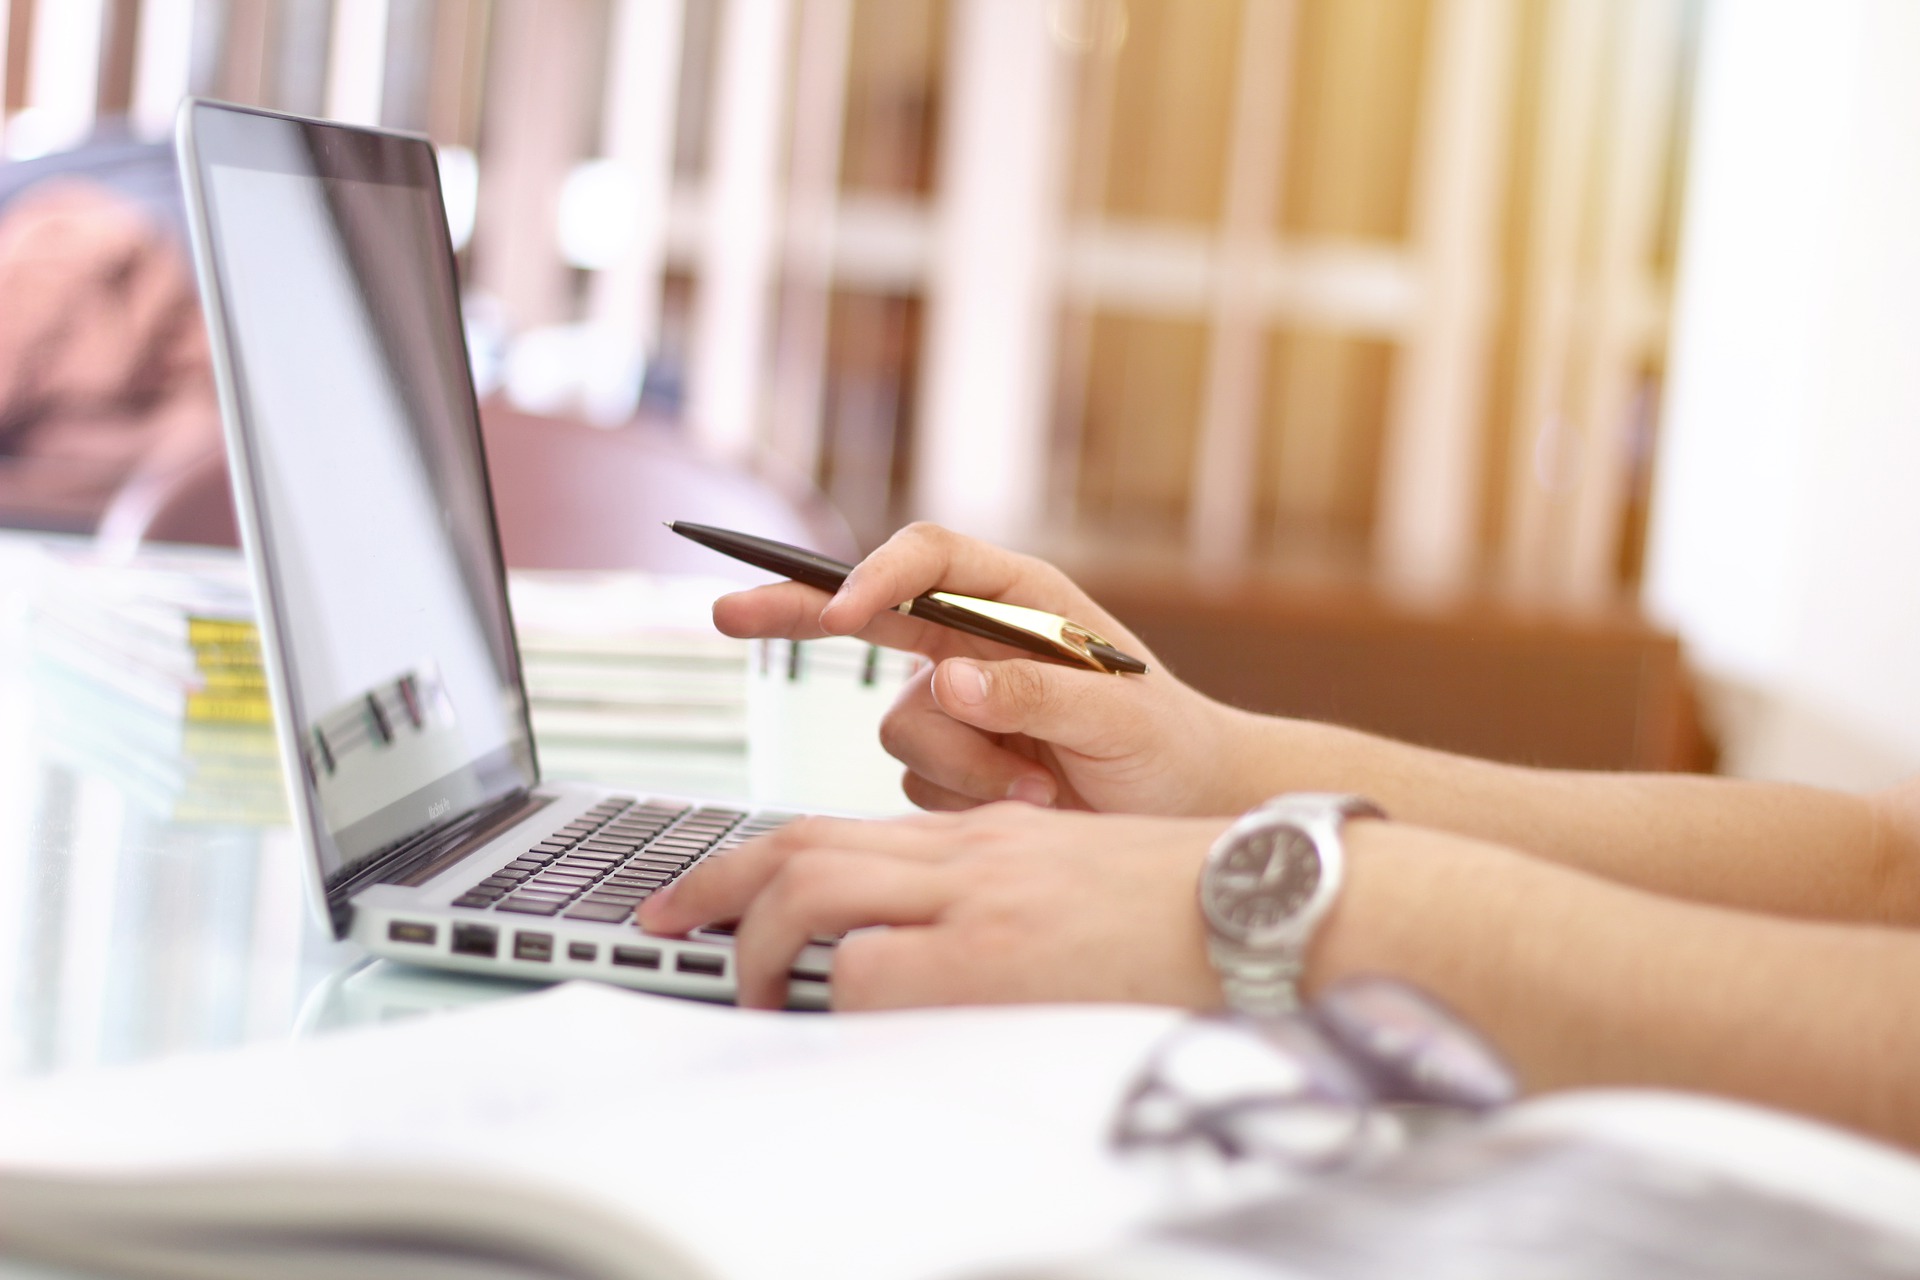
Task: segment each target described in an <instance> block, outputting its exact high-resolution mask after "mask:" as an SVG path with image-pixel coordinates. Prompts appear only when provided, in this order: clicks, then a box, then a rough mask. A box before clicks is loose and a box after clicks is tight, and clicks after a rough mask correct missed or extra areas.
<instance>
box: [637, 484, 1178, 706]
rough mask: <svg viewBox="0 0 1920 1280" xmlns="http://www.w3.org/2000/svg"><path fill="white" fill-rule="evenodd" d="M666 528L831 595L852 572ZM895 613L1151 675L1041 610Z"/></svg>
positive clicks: (990, 605) (799, 555)
mask: <svg viewBox="0 0 1920 1280" xmlns="http://www.w3.org/2000/svg"><path fill="white" fill-rule="evenodd" d="M667 528H669V529H671V530H673V531H674V532H675V533H677V534H679V535H680V536H681V537H683V538H691V539H693V540H694V541H695V542H697V543H699V544H700V545H701V546H703V547H711V548H713V550H715V551H718V552H720V553H721V554H723V555H729V556H732V557H733V558H734V559H735V560H740V561H744V562H745V563H747V564H750V565H753V566H755V567H756V568H760V569H765V570H766V571H767V572H769V573H777V574H779V575H780V576H781V577H783V578H791V579H793V580H794V581H795V582H804V583H806V584H807V585H808V586H810V587H818V588H820V590H822V591H826V592H834V591H838V590H839V589H840V584H841V583H843V582H845V581H846V580H847V575H848V574H849V573H851V572H853V566H852V565H850V564H845V563H842V562H841V561H839V560H835V559H832V558H831V557H828V556H823V555H818V554H816V553H814V552H812V551H807V550H804V549H802V548H800V547H794V546H789V545H787V544H786V543H784V542H775V541H774V540H773V539H771V538H759V537H755V536H754V535H753V534H750V533H735V532H734V531H733V530H731V529H716V528H714V527H713V526H711V525H704V524H689V523H688V522H687V521H685V520H670V521H668V522H667ZM894 607H895V608H896V609H897V610H899V612H901V613H904V614H906V615H908V616H909V617H913V618H920V619H923V620H925V621H927V622H934V623H938V624H939V625H941V626H943V627H951V628H952V629H953V630H955V631H964V632H966V633H967V634H968V635H971V636H979V637H981V638H982V639H986V640H998V641H999V642H1000V643H1001V644H1008V645H1012V646H1013V647H1014V648H1016V649H1024V650H1026V651H1027V652H1028V653H1032V654H1037V655H1039V656H1040V657H1042V658H1052V659H1053V660H1055V661H1056V662H1066V663H1071V664H1073V665H1074V666H1080V667H1090V668H1091V669H1093V670H1095V671H1105V672H1109V673H1114V674H1118V673H1120V672H1128V673H1131V674H1133V675H1141V674H1144V673H1145V672H1146V669H1147V664H1146V663H1144V662H1142V661H1140V659H1138V658H1135V657H1133V656H1131V655H1129V654H1125V653H1122V652H1120V650H1118V649H1116V648H1114V647H1113V646H1112V645H1110V644H1108V643H1107V642H1106V641H1105V640H1104V639H1102V638H1101V637H1100V636H1099V635H1097V634H1095V633H1094V632H1092V631H1090V630H1088V629H1087V628H1086V627H1083V626H1081V625H1080V624H1079V623H1077V622H1071V621H1068V620H1067V619H1066V618H1062V617H1060V616H1059V615H1058V614H1052V613H1048V612H1046V611H1045V610H1042V609H1029V608H1027V607H1026V606H1024V605H1017V604H1001V603H1000V602H999V601H997V600H980V599H977V598H975V597H973V596H962V595H955V594H954V593H953V592H951V591H930V592H928V593H927V594H926V595H923V596H915V597H914V598H913V599H911V600H908V601H906V602H905V603H903V604H899V605H896V606H894Z"/></svg>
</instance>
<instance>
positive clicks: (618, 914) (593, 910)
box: [561, 902, 633, 924]
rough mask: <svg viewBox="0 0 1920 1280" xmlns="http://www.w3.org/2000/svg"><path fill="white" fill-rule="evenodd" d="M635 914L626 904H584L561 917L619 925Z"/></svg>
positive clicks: (572, 908)
mask: <svg viewBox="0 0 1920 1280" xmlns="http://www.w3.org/2000/svg"><path fill="white" fill-rule="evenodd" d="M632 914H633V908H632V907H631V906H630V905H628V904H626V903H624V902H582V903H580V904H579V905H578V906H575V907H571V908H569V909H568V910H567V912H566V914H565V915H563V916H562V917H561V919H563V920H595V921H598V922H599V923H601V924H618V923H619V922H620V921H622V920H625V919H626V918H627V917H628V916H630V915H632Z"/></svg>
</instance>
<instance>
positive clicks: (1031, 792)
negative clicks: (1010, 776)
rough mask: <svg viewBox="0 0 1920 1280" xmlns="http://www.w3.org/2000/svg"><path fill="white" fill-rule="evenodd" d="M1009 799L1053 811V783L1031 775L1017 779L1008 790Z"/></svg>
mask: <svg viewBox="0 0 1920 1280" xmlns="http://www.w3.org/2000/svg"><path fill="white" fill-rule="evenodd" d="M1007 799H1009V800H1018V801H1019V802H1020V803H1021V804H1030V805H1033V806H1035V807H1036V808H1041V809H1051V808H1052V807H1053V783H1052V782H1050V781H1048V780H1047V779H1045V778H1042V777H1040V776H1038V775H1037V774H1031V773H1030V774H1028V775H1027V776H1026V777H1024V778H1015V779H1014V780H1013V785H1012V786H1010V787H1008V788H1007Z"/></svg>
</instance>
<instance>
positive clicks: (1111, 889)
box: [639, 804, 1224, 1009]
mask: <svg viewBox="0 0 1920 1280" xmlns="http://www.w3.org/2000/svg"><path fill="white" fill-rule="evenodd" d="M1223 828H1224V824H1223V823H1222V822H1221V821H1219V820H1217V819H1214V820H1206V819H1191V818H1188V819H1174V818H1137V817H1112V816H1107V817H1101V816H1095V815H1091V814H1067V813H1053V812H1048V811H1046V810H1042V809H1035V808H1032V807H1031V806H1027V805H1018V804H1001V805H993V806H989V807H986V808H981V809H975V810H973V811H971V812H968V813H964V814H923V815H917V816H914V817H908V818H899V819H894V820H891V821H884V822H864V821H855V820H851V819H835V818H801V819H798V820H796V821H794V822H792V823H789V824H788V825H786V826H785V827H782V828H781V829H780V830H778V831H776V832H774V833H773V834H772V835H770V836H766V837H763V838H761V839H759V840H755V841H751V842H749V843H747V844H744V845H741V846H740V847H739V848H738V849H736V850H733V851H732V852H730V853H726V854H722V855H718V856H715V857H712V858H709V859H707V861H706V862H704V863H702V864H701V865H700V866H698V867H696V868H695V869H694V870H693V871H691V872H689V873H688V874H687V876H686V877H685V879H683V880H681V881H679V882H678V883H676V884H673V885H671V886H669V887H668V888H667V889H665V890H663V891H662V892H660V893H658V894H655V895H654V896H653V897H652V898H650V899H648V900H647V902H646V903H645V904H643V905H642V906H641V908H640V915H639V919H640V923H641V925H642V926H643V927H644V928H646V929H647V930H649V931H650V932H653V933H658V934H663V935H666V936H679V935H681V934H684V933H686V932H687V931H688V930H689V929H695V928H698V927H699V926H701V925H704V924H711V923H713V922H715V921H719V920H734V919H738V920H739V922H740V923H739V927H738V930H737V934H736V941H737V945H736V949H735V960H734V964H735V966H736V970H737V977H738V980H739V987H740V1003H741V1004H742V1005H747V1006H752V1007H758V1008H778V1007H779V1006H781V1005H782V1004H784V1003H785V1001H786V995H787V971H788V969H789V968H790V967H791V965H792V963H793V960H794V957H795V956H796V955H798V954H799V952H800V949H801V948H802V947H804V946H805V945H806V944H807V942H808V940H809V939H811V938H814V937H824V936H832V935H837V934H842V933H847V932H848V931H849V930H865V931H864V932H858V933H852V934H850V935H849V936H848V937H846V938H845V939H843V940H842V941H841V942H840V944H839V946H838V948H837V949H836V952H835V955H834V960H833V977H832V991H833V1005H834V1007H835V1008H837V1009H876V1008H890V1007H899V1006H905V1005H939V1004H979V1003H990V1002H991V1003H1001V1002H1008V1001H1032V1000H1125V1001H1139V1002H1145V1003H1153V1004H1173V1005H1185V1006H1188V1007H1193V1008H1205V1007H1211V1006H1213V1005H1216V1004H1218V1003H1219V1001H1220V985H1219V982H1218V980H1217V979H1216V978H1215V977H1214V974H1213V970H1212V967H1211V966H1210V965H1209V963H1208V961H1207V956H1206V947H1205V928H1204V926H1203V925H1202V923H1201V919H1200V911H1199V908H1198V906H1197V903H1196V896H1195V895H1196V885H1197V882H1198V878H1199V872H1200V864H1201V862H1202V860H1203V859H1204V858H1205V856H1206V852H1207V849H1208V847H1209V846H1210V845H1211V844H1212V842H1213V840H1214V839H1215V838H1216V837H1217V836H1218V835H1219V834H1220V832H1221V830H1223ZM869 925H888V926H892V927H890V928H885V929H866V926H869Z"/></svg>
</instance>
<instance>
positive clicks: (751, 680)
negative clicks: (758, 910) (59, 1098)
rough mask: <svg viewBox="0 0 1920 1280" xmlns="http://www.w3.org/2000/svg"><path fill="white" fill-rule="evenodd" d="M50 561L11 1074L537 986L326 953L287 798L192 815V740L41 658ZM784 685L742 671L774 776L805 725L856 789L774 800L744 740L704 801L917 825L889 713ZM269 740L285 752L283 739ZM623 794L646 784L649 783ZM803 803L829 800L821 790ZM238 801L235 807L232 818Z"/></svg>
mask: <svg viewBox="0 0 1920 1280" xmlns="http://www.w3.org/2000/svg"><path fill="white" fill-rule="evenodd" d="M48 545H54V546H59V545H61V544H60V543H59V542H58V541H57V540H50V539H47V538H43V537H36V536H27V535H21V534H16V533H0V777H4V779H5V780H4V781H3V782H0V992H5V993H6V994H7V1004H6V1011H5V1016H4V1021H0V1027H3V1028H4V1030H3V1031H0V1078H16V1079H17V1078H20V1077H24V1076H35V1075H41V1074H45V1073H50V1072H65V1071H74V1070H83V1069H86V1068H90V1067H95V1066H105V1065H112V1064H119V1063H129V1062H136V1061H140V1060H144V1059H150V1058H155V1057H159V1056H164V1055H170V1054H176V1053H184V1052H194V1051H202V1050H213V1049H220V1048H226V1047H230V1046H236V1045H241V1044H246V1043H249V1042H254V1041H261V1040H269V1039H279V1038H284V1037H287V1036H289V1035H299V1034H306V1033H309V1032H314V1031H319V1030H324V1029H326V1028H328V1027H331V1026H336V1025H341V1024H347V1023H357V1022H364V1021H369V1020H375V1019H380V1018H386V1017H391V1016H398V1015H402V1014H405V1013H409V1012H415V1011H424V1010H430V1009H435V1008H445V1007H451V1006H454V1005H458V1004H462V1003H468V1002H472V1001H475V1000H484V999H490V998H494V997H497V996H499V995H501V994H504V993H508V992H513V991H518V990H523V989H525V988H524V986H523V984H520V983H517V982H513V981H510V980H505V979H488V978H481V977H471V976H468V975H459V974H451V973H442V972H434V971H430V970H424V969H414V968H410V967H408V966H403V965H395V964H391V963H388V962H384V961H382V962H374V963H370V962H369V961H368V958H367V957H366V956H365V955H364V953H361V952H359V951H358V950H357V949H356V948H354V947H352V946H350V945H348V944H345V943H341V942H336V941H335V940H334V939H332V938H331V937H330V936H328V934H327V933H326V932H325V931H324V930H323V929H322V928H321V927H320V925H319V924H318V922H317V920H316V919H315V918H314V915H313V913H312V911H311V910H310V909H309V907H308V904H307V902H306V900H305V889H304V885H303V881H302V873H301V866H300V858H301V856H302V855H301V851H300V847H299V843H298V841H297V840H296V839H295V838H294V835H293V832H292V830H291V829H290V828H289V827H288V826H287V824H286V820H285V817H284V802H283V801H282V800H281V799H280V798H279V796H278V795H277V792H276V790H275V788H273V787H269V788H267V794H266V795H265V799H264V801H263V799H262V794H261V788H260V786H259V784H258V782H257V779H256V780H251V781H235V782H231V783H228V784H223V785H225V787H226V790H225V792H224V793H223V792H221V790H220V789H219V786H216V787H215V789H214V791H213V792H211V793H207V792H204V791H203V792H201V793H199V794H198V795H197V796H196V799H195V802H194V803H193V804H192V805H189V804H188V803H187V802H186V801H185V800H184V799H183V794H184V793H183V791H182V789H181V787H180V786H179V785H178V779H179V772H180V769H181V766H182V763H183V761H182V754H183V748H182V745H181V742H180V739H179V737H178V734H179V729H180V726H179V725H178V724H177V723H176V724H175V725H173V733H174V735H175V736H174V737H173V738H172V739H171V740H168V739H166V738H164V737H160V738H156V736H155V735H154V734H153V732H152V723H151V721H152V717H151V715H150V714H148V713H146V712H144V711H143V710H142V709H141V708H139V707H137V706H134V705H129V704H125V703H120V704H116V703H115V702H114V701H113V700H111V699H101V698H98V697H92V696H87V695H86V693H85V691H84V690H76V688H75V687H74V684H73V681H72V680H71V678H70V677H68V676H64V675H63V674H62V673H60V672H58V671H57V670H56V669H55V668H54V666H53V665H52V664H49V663H48V662H47V661H45V660H44V658H43V657H40V656H37V655H36V652H35V650H36V644H35V641H34V628H33V623H32V610H33V606H34V602H35V600H36V599H37V598H38V594H39V587H40V584H41V583H42V582H43V580H44V576H45V574H46V573H47V571H48V567H49V566H48V561H47V558H46V556H45V554H44V548H45V547H46V546H48ZM65 545H66V546H69V547H79V546H84V543H80V542H69V543H66V544H65ZM516 598H517V597H516ZM767 672H768V664H767V663H764V662H763V663H761V664H760V678H759V681H758V682H757V683H756V680H755V677H754V676H753V675H752V674H750V672H749V668H748V663H747V662H746V661H745V660H744V658H743V660H742V662H741V664H740V676H741V679H742V680H743V681H745V682H746V683H747V684H748V686H749V688H748V689H747V690H746V691H745V697H744V702H745V710H746V712H747V713H748V714H747V720H748V722H749V724H750V728H749V729H747V730H746V732H747V733H748V734H749V735H750V736H751V737H752V739H753V741H755V742H761V743H765V744H767V746H768V750H767V751H765V752H763V753H762V754H763V755H764V756H766V757H767V758H768V759H775V758H784V757H790V756H792V755H793V754H794V752H793V751H792V750H791V746H790V740H791V739H792V738H793V737H794V734H793V733H792V732H791V726H793V725H796V724H804V725H805V726H806V732H807V734H808V735H809V736H811V737H813V738H814V739H815V741H814V742H812V743H811V746H813V747H814V748H815V750H812V751H809V752H807V753H805V754H807V755H808V756H810V757H812V758H814V759H818V758H820V755H821V754H823V753H821V752H820V751H819V750H818V748H819V747H821V746H822V745H831V748H832V749H831V750H830V751H828V752H825V753H824V754H826V755H828V756H830V757H838V758H839V759H841V760H843V761H846V762H847V766H848V767H847V772H846V773H845V774H844V777H843V785H842V787H841V792H842V793H841V794H837V795H829V794H817V795H796V794H794V788H793V787H788V788H787V789H786V791H785V793H784V794H764V792H765V791H766V785H765V779H763V778H759V777H756V776H754V774H753V771H752V770H751V769H750V768H749V755H750V752H749V751H747V750H746V746H747V743H745V742H743V743H742V746H741V750H740V751H739V753H738V758H737V759H735V760H733V761H731V763H729V762H728V761H727V760H726V759H725V758H724V757H720V758H715V757H712V756H711V754H710V756H709V763H708V764H707V765H706V768H707V770H708V776H712V777H721V778H725V777H728V776H732V777H734V778H736V779H737V780H738V784H739V788H740V789H739V790H738V791H735V792H702V793H701V794H710V795H714V796H715V797H716V798H721V799H725V798H729V796H732V797H736V798H737V797H738V796H741V795H748V796H751V797H752V798H753V799H755V800H757V801H758V802H761V803H779V804H783V805H785V804H795V803H810V804H811V805H812V807H815V808H823V809H837V810H840V811H846V812H866V813H873V812H887V811H899V810H900V809H903V808H904V807H905V802H904V800H901V799H900V798H899V793H898V786H897V782H896V781H895V779H896V778H897V776H898V775H897V766H892V765H891V762H888V761H886V760H885V757H884V756H882V755H880V753H879V751H878V747H877V745H876V744H875V733H874V727H875V725H876V723H877V720H878V716H879V714H880V712H881V711H882V710H883V709H884V705H885V701H886V700H887V699H882V698H877V697H874V696H867V697H865V698H864V700H863V699H862V698H858V697H846V696H842V695H843V693H844V691H843V690H836V689H832V688H815V689H814V690H812V691H811V692H809V693H808V694H807V695H806V696H807V698H808V699H809V702H808V705H806V706H796V705H794V704H793V699H794V698H795V697H796V696H798V695H799V691H798V689H797V688H796V689H789V688H787V687H786V686H785V685H784V684H783V683H781V682H778V681H775V680H770V679H768V678H767ZM819 683H820V682H818V681H816V685H818V684H819ZM756 691H757V692H756ZM889 697H890V693H889ZM823 713H824V714H823ZM260 734H261V736H262V738H263V740H264V741H267V742H269V743H270V740H271V735H270V732H269V731H268V730H266V729H264V728H262V729H261V730H260ZM822 736H824V737H828V738H831V739H834V741H833V742H832V743H831V744H823V743H821V742H820V741H819V740H818V739H819V738H820V737H822ZM543 754H544V748H543ZM863 757H864V758H863ZM270 758H271V757H270ZM272 767H273V769H274V771H275V774H276V776H277V765H274V766H272ZM716 769H717V772H716ZM729 769H731V773H730V774H729V773H728V770H729ZM623 782H625V783H626V784H627V785H631V786H634V787H636V788H639V789H646V788H647V786H648V782H647V779H646V778H644V777H632V778H627V779H623ZM847 782H851V783H854V784H856V785H855V786H854V790H853V791H852V792H851V793H848V791H847V788H846V786H845V785H844V784H845V783H847ZM795 785H796V786H798V787H799V789H800V790H802V791H804V790H806V789H807V788H808V787H809V786H812V787H813V788H814V789H815V791H816V792H817V791H818V790H819V787H818V780H817V779H816V780H813V781H811V782H809V781H808V780H806V779H801V780H799V782H798V783H796V784H795ZM655 789H658V790H661V791H668V792H672V791H676V790H679V791H682V792H683V793H684V790H685V789H684V788H675V787H672V786H667V785H656V788H655ZM222 794H224V795H225V796H226V798H227V799H228V800H230V801H232V803H230V804H227V805H225V806H224V811H223V806H222V804H221V803H218V801H219V799H220V797H221V795H222ZM209 795H211V796H212V798H213V800H214V801H215V802H214V803H208V800H209Z"/></svg>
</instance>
